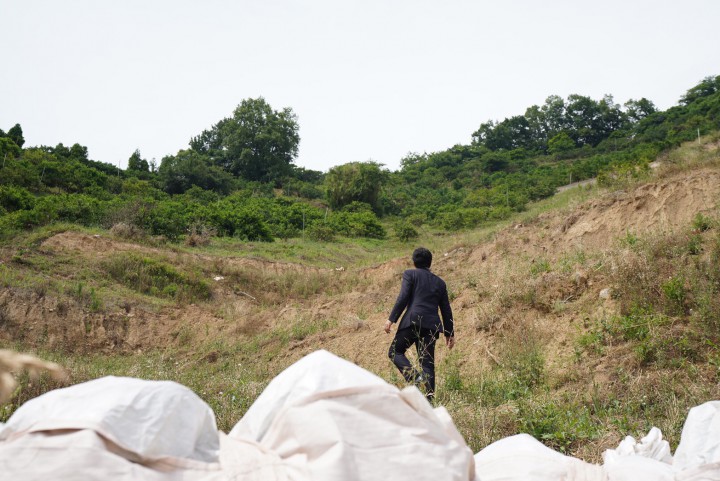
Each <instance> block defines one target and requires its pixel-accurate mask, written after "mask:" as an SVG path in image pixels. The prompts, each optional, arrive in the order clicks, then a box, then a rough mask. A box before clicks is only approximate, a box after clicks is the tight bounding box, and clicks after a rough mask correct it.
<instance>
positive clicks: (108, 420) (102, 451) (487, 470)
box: [0, 351, 720, 481]
mask: <svg viewBox="0 0 720 481" xmlns="http://www.w3.org/2000/svg"><path fill="white" fill-rule="evenodd" d="M385 479H388V480H390V479H392V480H412V481H422V480H432V481H437V480H478V481H490V480H497V481H499V480H524V481H532V480H538V481H546V480H547V481H550V480H553V481H554V480H585V481H590V480H592V481H595V480H597V481H600V480H610V481H620V480H633V481H644V480H652V481H665V480H684V481H690V480H693V481H700V480H720V401H714V402H709V403H706V404H703V405H702V406H699V407H696V408H693V409H692V410H691V411H690V414H689V416H688V418H687V421H686V423H685V427H684V429H683V432H682V440H681V443H680V446H679V447H678V449H677V451H676V452H675V455H674V456H671V454H670V448H669V446H668V443H667V442H666V441H663V440H662V436H661V434H660V431H659V430H657V429H656V428H653V429H652V430H651V431H650V433H649V434H648V435H647V436H646V437H645V438H643V439H642V440H640V442H636V441H635V440H634V439H632V438H630V437H628V438H626V439H625V441H623V442H622V443H621V444H620V446H618V448H617V449H614V450H608V451H607V452H605V454H604V464H603V465H595V464H589V463H586V462H584V461H581V460H579V459H576V458H572V457H569V456H564V455H562V454H560V453H558V452H555V451H553V450H551V449H549V448H547V447H545V446H544V445H543V444H541V443H540V442H538V441H537V440H535V439H534V438H532V437H530V436H528V435H524V434H520V435H517V436H512V437H509V438H505V439H502V440H500V441H498V442H496V443H493V444H491V445H490V446H488V447H486V448H485V449H483V450H482V451H480V452H479V453H477V454H475V455H473V453H472V452H471V451H470V448H468V446H467V445H466V444H465V441H464V440H463V438H462V436H461V435H460V434H459V433H458V431H457V430H456V428H455V426H454V425H453V422H452V420H451V418H450V416H449V415H448V413H447V411H446V410H445V409H444V408H442V407H440V408H435V409H433V408H432V407H431V406H430V405H429V404H428V403H427V402H426V400H425V398H424V397H423V396H422V395H421V394H420V392H419V391H418V390H417V389H415V388H412V387H411V388H407V389H404V390H402V391H401V390H398V389H397V388H395V387H394V386H391V385H389V384H387V383H386V382H385V381H383V380H382V379H380V378H379V377H377V376H375V375H373V374H371V373H369V372H367V371H365V370H363V369H361V368H359V367H357V366H356V365H354V364H352V363H349V362H347V361H344V360H342V359H340V358H338V357H336V356H334V355H332V354H330V353H328V352H325V351H318V352H315V353H313V354H310V355H309V356H307V357H305V358H303V359H302V360H300V361H298V362H297V363H295V364H294V365H292V366H291V367H289V368H288V369H287V370H285V371H284V372H283V373H281V374H280V375H279V376H277V377H276V378H275V379H274V380H273V381H272V382H271V383H270V384H269V385H268V387H267V389H265V391H264V392H263V393H262V394H261V395H260V397H258V399H257V400H256V402H255V403H254V404H253V405H252V406H251V407H250V409H249V410H248V412H247V413H246V414H245V416H244V417H243V418H242V419H241V420H240V422H238V423H237V425H235V427H234V428H233V429H232V430H231V431H230V433H229V434H224V433H222V432H219V431H218V430H217V428H216V425H215V417H214V415H213V412H212V410H211V409H210V407H209V406H208V405H207V404H205V403H204V402H203V401H202V400H201V399H200V398H199V397H198V396H197V395H195V394H194V393H193V392H192V391H191V390H189V389H187V388H186V387H184V386H181V385H179V384H176V383H173V382H169V381H143V380H139V379H131V378H117V377H106V378H102V379H97V380H94V381H90V382H87V383H84V384H78V385H75V386H72V387H69V388H65V389H58V390H55V391H51V392H48V393H46V394H44V395H42V396H40V397H38V398H35V399H33V400H31V401H28V402H27V403H25V404H24V405H23V406H21V407H20V408H19V409H18V410H17V411H16V412H15V413H14V414H13V416H12V417H11V418H10V419H9V420H8V422H7V424H5V425H2V424H0V480H3V481H5V480H8V481H9V480H13V481H21V480H42V481H48V480H103V481H105V480H108V481H113V480H149V481H155V480H157V481H171V480H178V481H180V480H182V481H195V480H203V481H205V480H207V481H214V480H218V481H219V480H243V481H244V480H263V481H272V480H302V481H309V480H348V481H353V480H368V481H380V480H385Z"/></svg>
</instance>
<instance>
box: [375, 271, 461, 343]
mask: <svg viewBox="0 0 720 481" xmlns="http://www.w3.org/2000/svg"><path fill="white" fill-rule="evenodd" d="M406 308H407V309H406ZM438 308H439V309H440V312H441V313H442V322H441V321H440V316H439V315H438ZM403 310H405V314H404V315H403V316H402V319H401V320H400V325H399V326H398V329H404V328H406V327H410V326H412V325H415V326H418V327H422V328H425V329H431V330H434V331H436V332H438V333H440V332H443V333H444V334H445V335H446V336H448V337H450V336H453V335H454V334H455V331H454V326H453V315H452V309H450V300H449V299H448V293H447V287H446V286H445V281H443V280H442V279H440V278H439V277H438V276H436V275H435V274H433V273H432V272H430V271H429V270H428V269H422V268H421V269H408V270H406V271H405V272H403V278H402V286H401V288H400V295H398V298H397V301H395V307H393V310H392V312H390V317H389V319H390V321H391V322H397V320H398V318H399V317H400V314H402V312H403Z"/></svg>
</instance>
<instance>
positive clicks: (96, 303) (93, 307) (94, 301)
mask: <svg viewBox="0 0 720 481" xmlns="http://www.w3.org/2000/svg"><path fill="white" fill-rule="evenodd" d="M101 310H102V301H101V300H100V297H99V296H98V295H97V293H96V292H95V288H94V287H91V288H90V311H91V312H100V311H101Z"/></svg>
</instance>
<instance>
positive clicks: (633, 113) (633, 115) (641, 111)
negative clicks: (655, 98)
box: [624, 97, 657, 124]
mask: <svg viewBox="0 0 720 481" xmlns="http://www.w3.org/2000/svg"><path fill="white" fill-rule="evenodd" d="M624 107H625V115H627V118H628V120H629V121H630V122H631V123H633V124H635V123H637V122H640V121H641V120H642V119H644V118H645V117H647V116H648V115H650V114H653V113H655V112H657V109H656V108H655V104H653V103H652V102H651V101H650V100H648V99H646V98H645V97H643V98H641V99H640V100H633V99H630V100H628V101H627V102H625V105H624Z"/></svg>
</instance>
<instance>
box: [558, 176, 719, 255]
mask: <svg viewBox="0 0 720 481" xmlns="http://www.w3.org/2000/svg"><path fill="white" fill-rule="evenodd" d="M719 195H720V172H718V171H717V170H714V169H703V170H699V171H696V172H691V173H686V174H682V175H677V176H675V177H673V178H671V179H668V180H663V181H659V182H651V183H647V184H644V185H641V186H639V187H637V188H636V189H634V190H632V191H629V192H615V193H612V194H609V195H607V196H604V197H603V198H600V199H598V200H595V201H592V202H590V203H588V204H587V205H584V206H582V207H581V208H579V209H577V210H576V211H575V212H574V213H572V214H571V215H570V216H568V217H567V218H566V219H565V221H564V222H563V224H562V225H561V226H560V229H559V230H560V234H561V236H560V237H559V239H558V242H559V243H560V244H563V245H565V246H581V247H588V248H593V249H602V248H603V247H606V246H609V245H611V244H612V242H613V241H614V240H615V239H616V238H617V237H619V236H622V235H623V234H626V233H628V232H629V233H632V234H642V233H647V232H653V231H666V230H676V229H678V228H683V227H686V226H689V225H690V223H691V221H692V219H693V217H695V216H696V215H697V214H698V213H703V214H707V213H708V212H710V211H712V210H714V209H715V208H717V204H718V197H719Z"/></svg>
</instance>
